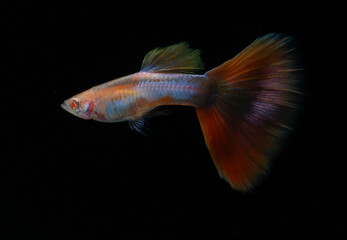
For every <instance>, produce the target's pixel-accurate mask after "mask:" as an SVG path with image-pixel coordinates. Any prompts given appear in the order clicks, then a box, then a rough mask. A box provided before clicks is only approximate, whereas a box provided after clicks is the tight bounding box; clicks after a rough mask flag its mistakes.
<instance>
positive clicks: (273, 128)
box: [196, 34, 301, 191]
mask: <svg viewBox="0 0 347 240" xmlns="http://www.w3.org/2000/svg"><path fill="white" fill-rule="evenodd" d="M290 40H291V39H290V38H289V37H283V36H281V35H277V34H268V35H266V36H264V37H261V38H258V39H257V40H256V41H255V42H253V43H252V44H251V45H250V46H248V47H247V48H246V49H244V50H243V51H242V52H241V53H239V54H238V55H237V56H236V57H235V58H233V59H232V60H229V61H227V62H225V63H224V64H222V65H221V66H219V67H217V68H214V69H212V70H210V71H208V72H207V73H206V74H205V75H206V76H207V77H208V79H209V81H210V84H211V92H212V94H211V96H212V97H211V102H212V103H211V104H209V105H208V106H206V107H201V108H197V110H196V111H197V115H198V117H199V121H200V125H201V128H202V131H203V134H204V137H205V142H206V145H207V147H208V149H209V151H210V154H211V156H212V159H213V161H214V163H215V165H216V167H217V170H218V172H219V174H220V175H221V177H223V178H224V179H225V180H226V181H228V182H229V183H230V184H231V186H232V187H233V188H235V189H237V190H241V191H249V190H251V189H252V188H253V187H254V186H255V185H256V184H257V183H258V182H259V180H260V179H261V177H262V176H264V175H266V173H267V172H268V170H269V163H270V161H271V159H272V158H273V156H274V155H275V153H276V152H277V151H278V148H279V146H280V145H281V142H282V140H283V138H284V136H286V134H287V133H288V132H289V131H291V129H292V122H293V119H294V118H295V115H296V112H297V108H296V105H297V100H298V98H299V96H300V95H301V94H300V92H299V91H298V90H297V83H298V79H297V76H296V72H297V69H295V68H294V59H293V49H292V48H290V47H289V45H290V44H289V42H290Z"/></svg>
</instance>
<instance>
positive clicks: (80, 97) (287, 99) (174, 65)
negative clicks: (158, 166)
mask: <svg viewBox="0 0 347 240" xmlns="http://www.w3.org/2000/svg"><path fill="white" fill-rule="evenodd" d="M290 42H291V38H290V37H285V36H282V35H279V34H274V33H271V34H268V35H265V36H263V37H260V38H258V39H256V40H255V41H254V42H253V43H252V44H251V45H249V46H248V47H247V48H245V49H244V50H243V51H242V52H241V53H239V54H238V55H237V56H236V57H234V58H233V59H231V60H229V61H227V62H225V63H223V64H222V65H220V66H218V67H216V68H214V69H212V70H210V71H208V72H206V73H205V74H202V75H197V74H193V73H194V72H196V71H197V70H199V69H201V68H202V66H203V63H202V60H201V58H200V52H199V50H192V49H190V48H189V47H188V44H187V43H184V42H183V43H179V44H176V45H172V46H169V47H166V48H156V49H154V50H152V51H150V52H149V53H148V54H147V55H146V56H145V58H144V60H143V63H142V67H141V70H140V72H138V73H134V74H131V75H128V76H125V77H121V78H118V79H115V80H112V81H109V82H106V83H104V84H101V85H98V86H95V87H93V88H91V89H89V90H87V91H84V92H82V93H80V94H77V95H75V96H73V97H71V98H69V99H67V100H66V101H64V103H63V104H62V105H61V106H62V107H63V108H64V109H65V110H66V111H68V112H69V113H71V114H73V115H75V116H77V117H80V118H82V119H94V120H96V121H101V122H120V121H129V123H130V124H131V126H132V128H133V129H135V130H137V131H140V132H141V131H142V128H143V119H144V118H145V117H147V116H148V114H149V113H151V112H152V110H154V109H155V108H157V107H158V106H161V105H186V106H194V107H195V109H196V113H197V116H198V118H199V122H200V125H201V129H202V132H203V134H204V138H205V143H206V145H207V147H208V149H209V152H210V154H211V157H212V159H213V161H214V163H215V166H216V168H217V170H218V172H219V174H220V176H221V177H222V178H224V179H225V180H226V181H227V182H228V183H229V184H230V185H231V186H232V187H233V188H234V189H237V190H240V191H250V190H252V189H253V188H254V186H256V185H257V183H259V180H260V179H261V178H262V177H263V176H265V175H266V174H267V173H268V171H269V163H270V161H271V160H272V159H273V158H274V155H275V154H276V152H278V149H279V146H280V144H281V142H283V139H284V138H285V136H286V135H287V133H288V132H290V131H291V130H292V128H291V126H292V125H293V119H294V117H295V115H296V113H297V107H296V106H297V100H298V98H299V96H300V92H299V91H298V89H297V85H298V79H297V74H296V73H297V69H295V68H294V64H295V62H294V54H293V49H292V48H290V46H289V45H291V44H290Z"/></svg>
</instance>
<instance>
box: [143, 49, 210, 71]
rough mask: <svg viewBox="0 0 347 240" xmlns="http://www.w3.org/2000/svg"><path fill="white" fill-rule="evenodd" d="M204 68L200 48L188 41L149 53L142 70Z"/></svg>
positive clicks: (189, 69)
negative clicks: (190, 44) (195, 48)
mask: <svg viewBox="0 0 347 240" xmlns="http://www.w3.org/2000/svg"><path fill="white" fill-rule="evenodd" d="M202 68H203V62H202V60H201V57H200V50H193V49H191V48H189V46H188V43H185V42H181V43H178V44H175V45H171V46H168V47H165V48H155V49H153V50H152V51H150V52H149V53H147V55H146V56H145V58H144V59H143V62H142V66H141V72H163V73H194V72H196V71H198V70H200V69H202Z"/></svg>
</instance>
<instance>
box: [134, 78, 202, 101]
mask: <svg viewBox="0 0 347 240" xmlns="http://www.w3.org/2000/svg"><path fill="white" fill-rule="evenodd" d="M139 75H140V77H139V78H138V80H137V81H138V84H137V85H136V89H138V90H139V92H141V93H142V94H144V95H145V96H146V97H147V98H148V100H149V101H150V102H152V103H154V105H156V104H155V101H158V102H157V104H158V105H160V104H162V102H160V100H161V99H164V98H170V99H171V101H172V102H167V103H166V104H182V105H193V106H195V105H197V104H198V103H199V101H201V100H202V99H203V98H205V96H204V95H205V94H206V91H204V90H205V89H204V88H206V81H205V80H206V79H205V76H204V75H191V74H160V73H139Z"/></svg>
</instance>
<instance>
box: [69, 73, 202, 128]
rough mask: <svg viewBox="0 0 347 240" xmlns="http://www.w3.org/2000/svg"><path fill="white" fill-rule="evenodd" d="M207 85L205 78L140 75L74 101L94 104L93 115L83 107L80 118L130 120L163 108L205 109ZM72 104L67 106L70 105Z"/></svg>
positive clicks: (103, 120)
mask: <svg viewBox="0 0 347 240" xmlns="http://www.w3.org/2000/svg"><path fill="white" fill-rule="evenodd" d="M206 82H207V81H206V77H205V76H204V75H193V74H175V73H151V72H139V73H135V74H132V75H128V76H125V77H122V78H119V79H115V80H113V81H110V82H107V83H104V84H101V85H98V86H96V87H93V88H91V89H89V90H87V91H86V92H83V93H82V94H80V95H76V96H74V97H73V98H72V99H73V100H75V101H76V100H77V99H82V98H83V99H85V101H86V100H87V99H88V100H87V102H89V105H88V106H91V105H93V111H92V112H90V113H89V110H90V108H88V107H85V108H84V109H86V110H87V111H86V113H87V114H85V115H83V114H82V115H80V117H81V118H84V119H93V120H97V121H102V122H120V121H129V120H130V121H131V120H136V119H139V118H142V117H143V116H144V115H145V114H146V113H148V112H150V111H151V110H153V109H154V108H156V107H158V106H161V105H187V106H195V107H198V106H202V105H203V104H204V102H205V99H206V97H207V96H208V85H207V84H206ZM69 102H71V100H68V101H67V102H66V103H65V104H64V105H65V106H69ZM65 106H64V107H65ZM82 109H83V108H82ZM81 113H83V110H82V111H81Z"/></svg>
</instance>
